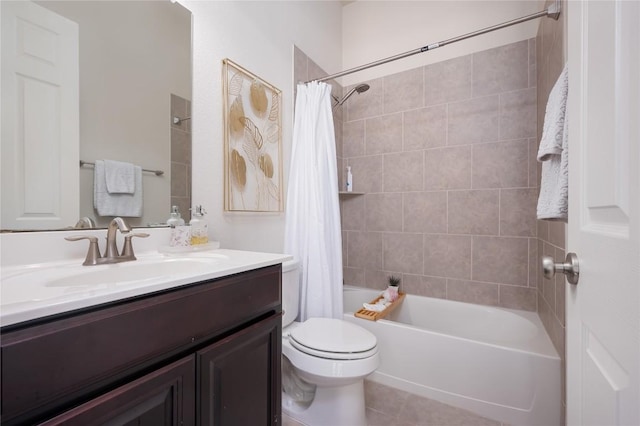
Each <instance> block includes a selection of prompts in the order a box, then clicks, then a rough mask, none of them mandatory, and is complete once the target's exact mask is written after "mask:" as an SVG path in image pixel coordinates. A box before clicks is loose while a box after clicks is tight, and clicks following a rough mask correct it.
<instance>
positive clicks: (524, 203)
mask: <svg viewBox="0 0 640 426" xmlns="http://www.w3.org/2000/svg"><path fill="white" fill-rule="evenodd" d="M537 203H538V190H537V189H536V188H523V189H501V190H500V235H504V236H509V235H510V236H519V237H535V236H536V231H537V228H536V205H537Z"/></svg>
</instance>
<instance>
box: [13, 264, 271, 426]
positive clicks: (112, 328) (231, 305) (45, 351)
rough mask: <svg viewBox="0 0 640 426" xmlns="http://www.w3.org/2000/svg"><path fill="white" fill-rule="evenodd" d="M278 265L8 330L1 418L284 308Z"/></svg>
mask: <svg viewBox="0 0 640 426" xmlns="http://www.w3.org/2000/svg"><path fill="white" fill-rule="evenodd" d="M280 271H281V268H280V265H276V266H271V267H267V268H262V269H258V270H255V271H250V272H245V273H242V274H238V275H234V276H231V277H227V278H222V279H218V280H214V281H210V282H203V283H198V284H194V285H189V286H185V287H182V288H180V289H177V290H174V291H170V292H167V293H163V294H158V295H153V296H147V297H145V298H141V299H135V300H131V301H129V302H126V303H120V304H118V305H115V306H107V307H103V308H101V309H97V310H94V311H92V312H87V313H82V314H79V315H76V316H73V317H69V318H64V319H59V320H54V321H51V322H48V323H45V324H41V325H36V326H33V327H29V328H25V329H23V330H15V331H10V332H7V333H3V335H2V343H1V345H2V349H1V350H2V353H1V355H2V413H1V415H2V418H3V422H11V423H13V422H16V423H17V422H21V421H27V420H30V419H33V418H36V417H37V416H41V415H43V414H47V413H50V412H52V410H57V409H59V408H58V407H62V406H64V405H65V404H69V403H71V402H74V403H75V402H76V401H77V400H78V398H82V397H83V395H86V394H88V393H97V392H99V391H101V390H103V389H105V390H106V389H108V387H109V386H113V384H115V383H116V382H119V381H120V382H121V381H122V380H125V379H127V378H128V377H130V376H132V375H134V374H136V373H137V372H139V371H141V370H142V369H143V368H148V367H150V366H152V365H154V364H156V363H158V362H161V361H162V360H163V359H168V358H169V357H171V356H176V355H178V354H180V353H182V352H183V351H186V350H188V349H190V348H193V347H195V346H197V345H199V344H202V343H204V342H206V341H209V340H213V339H215V338H216V336H218V335H220V334H222V333H225V332H226V331H228V330H231V329H233V328H235V327H238V326H240V325H242V324H244V323H247V322H248V321H251V320H252V319H253V318H256V317H258V316H259V315H262V314H264V313H267V312H270V311H274V310H279V306H280V276H281V275H280V274H281V273H280Z"/></svg>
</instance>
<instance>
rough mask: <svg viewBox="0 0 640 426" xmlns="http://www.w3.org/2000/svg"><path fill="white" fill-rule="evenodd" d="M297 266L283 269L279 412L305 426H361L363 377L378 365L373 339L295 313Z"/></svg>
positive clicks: (340, 323) (351, 326) (357, 329)
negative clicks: (280, 402) (302, 317)
mask: <svg viewBox="0 0 640 426" xmlns="http://www.w3.org/2000/svg"><path fill="white" fill-rule="evenodd" d="M298 274H299V271H298V262H297V261H290V262H285V263H283V265H282V309H283V311H284V316H283V319H282V327H283V330H282V356H283V359H282V364H283V365H282V375H283V377H282V409H283V412H284V414H286V415H288V416H289V417H292V418H293V419H295V420H297V421H299V422H301V423H303V424H305V425H309V426H361V425H362V426H364V425H366V419H365V405H364V378H365V377H366V376H368V375H369V374H371V373H373V371H374V370H375V369H376V368H377V367H378V364H379V362H380V361H379V358H378V347H377V340H376V337H375V336H374V335H373V334H372V333H370V332H369V331H368V330H365V329H364V328H362V327H359V326H357V325H355V324H351V323H348V322H346V321H343V320H341V319H331V318H310V319H308V320H307V321H305V322H302V323H300V322H294V319H295V318H296V316H297V315H298V298H299V287H298Z"/></svg>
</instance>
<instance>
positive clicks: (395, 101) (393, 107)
mask: <svg viewBox="0 0 640 426" xmlns="http://www.w3.org/2000/svg"><path fill="white" fill-rule="evenodd" d="M423 70H424V69H423V68H422V67H420V68H414V69H412V70H408V71H403V72H399V73H396V74H391V75H388V76H386V77H384V95H383V110H384V113H385V114H389V113H393V112H398V111H406V110H409V109H415V108H420V107H422V106H423V105H424V100H423V96H424V95H423V90H422V87H423V84H424V79H423Z"/></svg>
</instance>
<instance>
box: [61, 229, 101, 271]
mask: <svg viewBox="0 0 640 426" xmlns="http://www.w3.org/2000/svg"><path fill="white" fill-rule="evenodd" d="M64 239H65V240H67V241H80V240H89V250H88V251H87V257H86V258H85V259H84V262H83V263H82V264H83V265H84V266H89V265H97V264H98V259H100V257H101V256H100V248H99V247H98V237H95V236H93V235H90V236H84V235H74V236H71V237H65V238H64Z"/></svg>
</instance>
